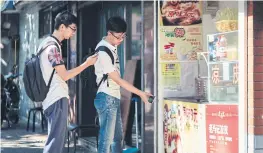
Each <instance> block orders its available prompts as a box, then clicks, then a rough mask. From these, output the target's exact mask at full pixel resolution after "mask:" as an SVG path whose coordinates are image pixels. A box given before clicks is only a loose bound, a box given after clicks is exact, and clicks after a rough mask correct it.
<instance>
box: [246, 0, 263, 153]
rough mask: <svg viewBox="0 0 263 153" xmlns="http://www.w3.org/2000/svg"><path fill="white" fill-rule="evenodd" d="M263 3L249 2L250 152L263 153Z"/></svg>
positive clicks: (248, 82) (248, 83)
mask: <svg viewBox="0 0 263 153" xmlns="http://www.w3.org/2000/svg"><path fill="white" fill-rule="evenodd" d="M262 13H263V2H260V1H255V2H253V1H249V2H248V13H247V14H248V26H247V33H248V39H247V41H248V47H247V49H248V55H247V58H248V65H247V66H248V68H247V69H248V81H247V85H248V152H249V153H252V152H254V153H261V152H263V73H262V72H263V17H262Z"/></svg>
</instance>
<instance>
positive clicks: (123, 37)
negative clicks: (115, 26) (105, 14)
mask: <svg viewBox="0 0 263 153" xmlns="http://www.w3.org/2000/svg"><path fill="white" fill-rule="evenodd" d="M110 33H111V34H112V35H113V37H115V38H116V39H118V40H121V39H125V38H126V37H127V34H124V35H123V36H121V37H117V36H115V35H114V34H113V32H110Z"/></svg>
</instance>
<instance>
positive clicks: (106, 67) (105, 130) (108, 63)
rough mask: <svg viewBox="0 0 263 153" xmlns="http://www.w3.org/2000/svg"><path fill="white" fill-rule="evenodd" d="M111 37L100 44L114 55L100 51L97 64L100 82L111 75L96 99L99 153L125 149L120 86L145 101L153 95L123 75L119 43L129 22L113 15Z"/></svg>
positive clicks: (96, 70)
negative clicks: (118, 49) (121, 73)
mask: <svg viewBox="0 0 263 153" xmlns="http://www.w3.org/2000/svg"><path fill="white" fill-rule="evenodd" d="M106 28H107V36H106V37H104V38H103V39H102V40H101V41H100V42H99V43H98V45H97V47H96V48H98V47H99V46H105V47H107V48H108V49H109V50H110V51H111V53H112V55H113V57H114V64H112V60H111V57H110V56H109V54H108V53H106V52H105V51H99V52H98V60H97V62H96V63H95V64H94V66H95V74H96V76H97V80H96V82H97V84H99V83H100V81H101V79H102V78H103V75H108V78H107V79H106V80H105V81H104V82H102V83H101V85H100V87H99V89H98V92H97V95H96V98H95V100H94V105H95V108H96V110H97V112H98V114H99V121H100V132H99V148H98V152H99V153H109V152H110V148H111V152H112V153H121V152H122V121H121V112H120V97H121V95H120V87H122V88H124V89H126V90H128V91H130V92H132V93H134V94H137V95H138V96H140V97H141V99H142V100H143V101H144V102H148V98H149V96H151V94H149V93H146V92H143V91H141V90H139V89H137V88H135V87H134V86H133V85H131V84H130V83H128V82H127V81H125V80H123V79H122V78H121V77H120V66H119V58H118V54H117V46H119V45H120V44H121V43H122V42H123V40H124V39H125V37H126V29H127V24H126V22H125V21H124V20H123V19H122V18H120V17H112V18H110V19H109V20H108V21H107V25H106Z"/></svg>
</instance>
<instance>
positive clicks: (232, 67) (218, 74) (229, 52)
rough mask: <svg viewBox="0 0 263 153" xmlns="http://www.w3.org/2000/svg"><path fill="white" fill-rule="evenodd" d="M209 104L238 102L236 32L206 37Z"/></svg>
mask: <svg viewBox="0 0 263 153" xmlns="http://www.w3.org/2000/svg"><path fill="white" fill-rule="evenodd" d="M207 43H208V44H207V51H208V53H207V69H208V83H207V85H208V87H207V96H208V97H207V98H208V101H209V102H222V103H237V102H238V31H233V32H227V33H217V34H211V35H207Z"/></svg>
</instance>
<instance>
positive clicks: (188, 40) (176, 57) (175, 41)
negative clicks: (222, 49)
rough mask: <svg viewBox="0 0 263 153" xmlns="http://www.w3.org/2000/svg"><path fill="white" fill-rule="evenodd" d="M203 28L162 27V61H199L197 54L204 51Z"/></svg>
mask: <svg viewBox="0 0 263 153" xmlns="http://www.w3.org/2000/svg"><path fill="white" fill-rule="evenodd" d="M202 39H203V38H202V26H189V27H188V26H184V27H182V26H181V27H176V26H175V27H171V26H170V27H161V28H160V39H159V41H160V60H161V61H189V60H190V61H191V60H197V52H200V51H202V46H203V45H202Z"/></svg>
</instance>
